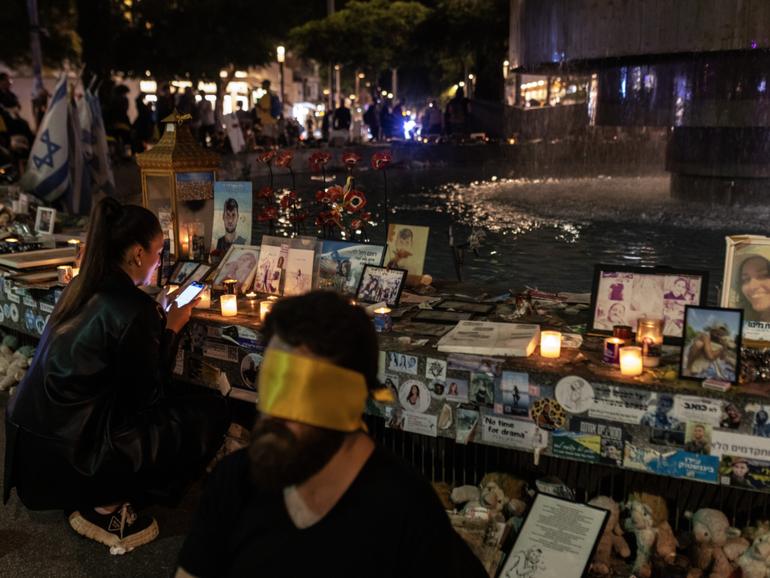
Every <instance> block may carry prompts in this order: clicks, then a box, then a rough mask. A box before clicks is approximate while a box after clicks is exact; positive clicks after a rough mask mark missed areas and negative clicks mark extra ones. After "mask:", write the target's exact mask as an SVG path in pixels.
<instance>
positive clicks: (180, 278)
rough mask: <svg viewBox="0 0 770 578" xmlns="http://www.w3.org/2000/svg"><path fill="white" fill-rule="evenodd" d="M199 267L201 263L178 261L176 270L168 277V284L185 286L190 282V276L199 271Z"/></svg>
mask: <svg viewBox="0 0 770 578" xmlns="http://www.w3.org/2000/svg"><path fill="white" fill-rule="evenodd" d="M198 265H200V263H198V262H197V261H177V263H176V265H175V266H174V270H173V271H171V275H169V277H168V282H169V283H172V284H173V285H184V284H185V282H186V281H188V280H189V278H190V275H192V274H193V273H194V272H195V271H196V270H197V269H198ZM196 281H197V279H196Z"/></svg>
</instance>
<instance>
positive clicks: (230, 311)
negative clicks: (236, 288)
mask: <svg viewBox="0 0 770 578" xmlns="http://www.w3.org/2000/svg"><path fill="white" fill-rule="evenodd" d="M219 304H220V306H221V307H222V316H223V317H235V316H236V315H238V297H237V296H236V295H227V294H225V295H222V296H221V297H220V298H219Z"/></svg>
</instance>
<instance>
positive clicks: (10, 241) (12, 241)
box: [5, 237, 19, 243]
mask: <svg viewBox="0 0 770 578" xmlns="http://www.w3.org/2000/svg"><path fill="white" fill-rule="evenodd" d="M5 242H6V243H18V242H19V240H18V239H17V238H15V237H8V238H7V239H6V240H5Z"/></svg>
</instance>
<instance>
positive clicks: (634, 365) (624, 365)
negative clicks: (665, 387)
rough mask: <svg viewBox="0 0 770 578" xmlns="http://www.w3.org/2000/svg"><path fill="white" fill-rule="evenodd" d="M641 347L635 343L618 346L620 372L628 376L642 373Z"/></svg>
mask: <svg viewBox="0 0 770 578" xmlns="http://www.w3.org/2000/svg"><path fill="white" fill-rule="evenodd" d="M643 367H644V366H643V365H642V348H641V347H637V346H635V345H631V346H628V347H621V348H620V373H622V374H623V375H626V376H628V377H635V376H637V375H642V371H643Z"/></svg>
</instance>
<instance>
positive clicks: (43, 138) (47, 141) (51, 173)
mask: <svg viewBox="0 0 770 578" xmlns="http://www.w3.org/2000/svg"><path fill="white" fill-rule="evenodd" d="M67 100H68V99H67V76H66V75H65V74H62V75H61V77H60V78H59V82H58V83H57V84H56V89H55V90H54V94H53V97H52V98H51V104H50V106H49V107H48V110H47V111H46V113H45V116H44V117H43V120H42V122H41V123H40V127H39V128H38V131H37V136H36V137H35V143H34V144H33V145H32V150H31V151H30V153H29V162H28V163H27V175H26V179H28V182H29V183H30V184H31V187H32V192H33V193H34V194H35V196H36V197H38V198H40V199H42V200H44V201H46V202H48V203H51V202H53V201H55V200H56V199H58V198H59V197H61V196H62V195H63V194H64V193H65V192H66V191H67V189H68V188H69V186H70V163H69V148H70V147H69V143H68V137H67V122H68V120H67V116H68V115H67V109H68V103H67Z"/></svg>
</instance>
